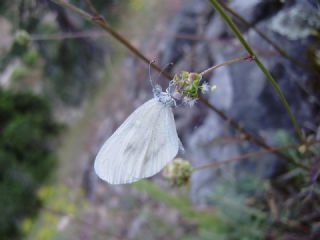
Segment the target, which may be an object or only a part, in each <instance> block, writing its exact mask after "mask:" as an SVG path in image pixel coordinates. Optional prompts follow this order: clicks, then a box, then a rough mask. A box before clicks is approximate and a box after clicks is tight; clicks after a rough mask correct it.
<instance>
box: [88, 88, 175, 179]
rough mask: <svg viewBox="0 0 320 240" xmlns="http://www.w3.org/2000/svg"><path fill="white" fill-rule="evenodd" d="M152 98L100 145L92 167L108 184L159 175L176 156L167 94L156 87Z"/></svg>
mask: <svg viewBox="0 0 320 240" xmlns="http://www.w3.org/2000/svg"><path fill="white" fill-rule="evenodd" d="M153 92H154V98H153V99H151V100H149V101H147V102H146V103H144V104H143V105H142V106H140V107H139V108H137V109H136V110H135V111H134V112H133V113H132V114H131V115H130V116H129V117H128V118H127V119H126V120H125V121H124V123H123V124H122V125H121V126H120V127H119V128H118V129H117V130H116V131H115V132H114V133H113V134H112V136H111V137H110V138H109V139H108V140H107V141H106V142H105V143H104V144H103V146H102V148H101V149H100V151H99V153H98V155H97V157H96V159H95V163H94V169H95V172H96V174H97V175H98V176H99V177H100V178H101V179H103V180H105V181H107V182H108V183H111V184H123V183H131V182H135V181H137V180H139V179H141V178H147V177H150V176H153V175H155V174H156V173H158V172H159V171H160V170H161V169H162V168H163V167H164V166H165V165H166V164H168V163H169V162H170V161H171V160H172V159H173V158H174V157H175V156H176V155H177V153H178V151H179V145H180V140H179V138H178V135H177V131H176V126H175V122H174V117H173V113H172V107H173V106H175V100H174V99H173V98H172V97H171V95H170V93H169V91H168V90H167V91H166V92H162V91H161V88H160V87H157V86H156V87H155V88H154V90H153Z"/></svg>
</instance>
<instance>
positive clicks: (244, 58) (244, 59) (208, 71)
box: [200, 55, 254, 76]
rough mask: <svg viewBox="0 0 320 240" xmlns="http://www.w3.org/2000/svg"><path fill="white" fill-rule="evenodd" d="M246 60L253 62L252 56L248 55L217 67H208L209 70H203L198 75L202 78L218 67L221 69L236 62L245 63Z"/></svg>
mask: <svg viewBox="0 0 320 240" xmlns="http://www.w3.org/2000/svg"><path fill="white" fill-rule="evenodd" d="M247 60H249V61H252V60H254V56H251V55H249V56H244V57H238V58H234V59H231V60H229V61H226V62H224V63H220V64H217V65H215V66H213V67H210V68H208V69H206V70H204V71H203V72H201V73H200V75H202V76H204V75H206V74H208V73H210V72H212V71H214V70H215V69H217V68H219V67H223V66H225V65H229V64H232V63H236V62H241V61H247Z"/></svg>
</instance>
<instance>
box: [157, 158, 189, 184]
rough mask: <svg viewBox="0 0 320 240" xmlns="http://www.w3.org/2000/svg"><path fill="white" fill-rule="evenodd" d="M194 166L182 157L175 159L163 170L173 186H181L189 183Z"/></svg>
mask: <svg viewBox="0 0 320 240" xmlns="http://www.w3.org/2000/svg"><path fill="white" fill-rule="evenodd" d="M191 173H192V166H191V164H190V162H189V161H187V160H184V159H182V158H176V159H174V160H173V161H172V162H171V163H170V164H169V165H167V167H166V168H165V169H164V171H163V176H164V177H165V178H166V179H168V180H169V182H170V183H171V185H172V186H177V187H181V186H184V185H186V184H188V183H189V181H190V177H191Z"/></svg>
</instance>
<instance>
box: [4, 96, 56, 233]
mask: <svg viewBox="0 0 320 240" xmlns="http://www.w3.org/2000/svg"><path fill="white" fill-rule="evenodd" d="M60 128H61V127H60V125H58V124H57V123H55V122H54V121H53V119H52V114H51V108H50V105H49V104H48V102H47V101H46V100H45V99H43V98H42V97H40V96H35V95H33V94H29V93H13V92H9V91H3V90H0V172H1V175H0V179H1V182H0V212H1V215H0V239H8V238H10V239H12V238H16V237H17V236H19V227H20V226H19V223H20V221H21V220H22V218H24V217H26V216H30V217H32V216H34V215H35V214H36V212H37V209H38V208H39V206H40V203H41V202H40V200H39V198H38V197H37V196H36V194H35V193H36V191H37V189H38V187H39V186H41V184H43V183H44V182H45V181H46V180H48V177H49V176H50V173H51V172H52V171H53V169H54V167H55V162H56V161H55V159H54V157H53V156H52V153H51V152H52V146H51V145H52V144H51V143H52V140H53V139H54V138H55V137H56V136H57V135H58V133H59V129H60Z"/></svg>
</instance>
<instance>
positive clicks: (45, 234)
mask: <svg viewBox="0 0 320 240" xmlns="http://www.w3.org/2000/svg"><path fill="white" fill-rule="evenodd" d="M37 197H38V198H39V199H40V200H41V201H42V202H43V207H42V211H41V213H40V214H39V215H38V217H37V219H34V220H33V219H31V218H25V219H24V220H23V222H22V224H21V229H22V231H23V233H24V234H26V235H27V236H28V239H34V240H49V239H61V238H63V239H67V238H68V237H66V236H68V233H67V232H68V231H67V230H68V227H69V223H71V222H73V223H77V222H78V223H79V224H84V223H85V222H84V223H83V221H84V220H82V219H81V216H80V214H81V211H83V210H85V209H86V208H87V202H86V201H85V199H84V197H83V194H82V192H79V191H70V189H68V188H67V187H66V186H62V185H45V186H42V187H41V188H39V190H38V191H37ZM70 225H71V224H70Z"/></svg>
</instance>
